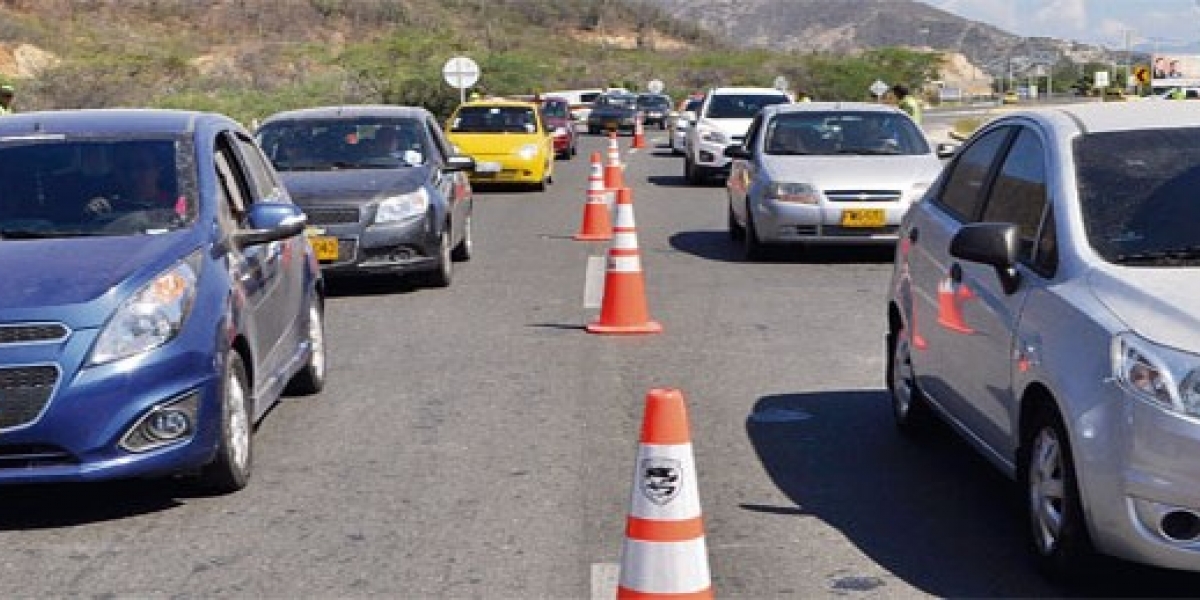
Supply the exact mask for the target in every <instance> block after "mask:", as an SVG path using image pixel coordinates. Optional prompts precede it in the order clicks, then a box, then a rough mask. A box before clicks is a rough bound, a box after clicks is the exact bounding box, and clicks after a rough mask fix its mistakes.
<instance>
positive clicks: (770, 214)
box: [751, 199, 908, 245]
mask: <svg viewBox="0 0 1200 600" xmlns="http://www.w3.org/2000/svg"><path fill="white" fill-rule="evenodd" d="M751 208H752V209H753V211H754V214H753V216H754V228H755V233H757V234H758V238H759V239H760V240H761V241H763V242H768V243H776V244H785V243H800V242H805V243H820V244H855V245H857V244H865V245H872V244H880V245H888V244H895V243H896V240H897V239H898V237H899V230H900V221H901V219H903V218H904V213H905V212H907V210H908V205H907V204H904V203H900V202H888V203H882V202H879V203H876V202H871V203H844V202H839V203H833V202H827V201H822V202H821V203H819V204H793V203H785V202H777V201H773V200H772V201H764V200H761V199H759V200H757V201H754V202H752V203H751ZM851 211H854V212H853V214H851ZM880 213H882V215H883V218H882V223H880V222H879V221H878V220H875V219H877V217H878V216H879V214H880ZM863 217H870V218H871V220H864V219H863Z"/></svg>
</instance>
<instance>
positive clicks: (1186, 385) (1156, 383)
mask: <svg viewBox="0 0 1200 600" xmlns="http://www.w3.org/2000/svg"><path fill="white" fill-rule="evenodd" d="M1112 363H1113V375H1114V377H1115V378H1116V380H1117V381H1119V382H1120V383H1121V385H1122V386H1124V387H1125V389H1126V390H1128V391H1129V392H1130V393H1132V394H1133V395H1134V396H1135V397H1137V398H1139V399H1141V400H1144V401H1146V402H1149V403H1151V404H1155V405H1157V406H1160V407H1162V408H1165V409H1167V410H1170V411H1173V412H1177V413H1179V414H1183V415H1188V416H1192V417H1200V355H1196V354H1192V353H1190V352H1184V351H1182V350H1177V349H1174V348H1169V347H1167V346H1161V345H1158V344H1154V343H1152V342H1150V341H1149V340H1146V339H1144V338H1142V337H1140V336H1138V335H1136V334H1134V333H1131V332H1123V333H1120V334H1117V335H1116V336H1114V337H1113V343H1112Z"/></svg>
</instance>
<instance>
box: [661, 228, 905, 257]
mask: <svg viewBox="0 0 1200 600" xmlns="http://www.w3.org/2000/svg"><path fill="white" fill-rule="evenodd" d="M668 241H669V242H670V244H671V247H672V248H674V249H675V250H678V251H680V252H686V253H688V254H691V255H693V256H697V257H700V258H705V259H708V260H717V261H723V262H746V260H745V258H743V256H744V254H743V250H742V245H741V242H735V241H734V240H733V239H731V238H730V237H729V232H728V231H725V230H720V231H681V232H678V233H676V234H674V235H672V236H671V237H670V239H669V240H668ZM894 258H895V249H894V248H893V247H892V246H809V245H789V246H770V247H767V248H766V249H765V252H764V256H763V258H762V259H760V260H756V261H754V262H760V263H799V264H805V263H820V264H864V263H866V264H874V263H891V262H892V261H893V260H894Z"/></svg>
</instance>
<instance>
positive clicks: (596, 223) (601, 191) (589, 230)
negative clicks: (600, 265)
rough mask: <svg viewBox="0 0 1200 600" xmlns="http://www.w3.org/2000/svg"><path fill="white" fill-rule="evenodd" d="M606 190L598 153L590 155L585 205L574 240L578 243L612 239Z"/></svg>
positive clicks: (602, 167)
mask: <svg viewBox="0 0 1200 600" xmlns="http://www.w3.org/2000/svg"><path fill="white" fill-rule="evenodd" d="M608 213H609V208H608V190H606V189H605V188H604V165H603V164H602V162H601V160H600V153H599V152H593V153H592V172H591V173H590V174H589V175H588V189H587V203H586V204H584V205H583V224H582V225H580V227H579V233H576V234H575V239H577V240H580V241H587V242H593V241H604V240H611V239H612V237H613V230H612V219H610V218H609V215H608Z"/></svg>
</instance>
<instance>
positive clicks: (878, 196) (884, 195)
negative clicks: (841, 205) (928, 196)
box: [825, 190, 900, 202]
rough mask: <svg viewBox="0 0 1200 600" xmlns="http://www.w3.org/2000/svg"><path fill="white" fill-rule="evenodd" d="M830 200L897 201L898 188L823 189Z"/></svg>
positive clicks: (898, 199)
mask: <svg viewBox="0 0 1200 600" xmlns="http://www.w3.org/2000/svg"><path fill="white" fill-rule="evenodd" d="M825 197H826V198H828V199H829V201H830V202H899V201H900V192H899V191H898V190H825Z"/></svg>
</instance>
